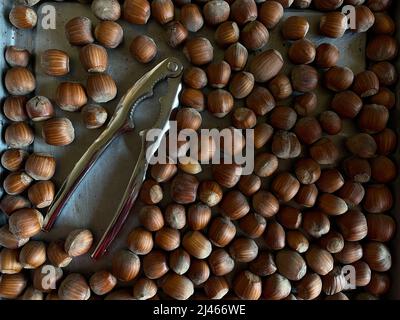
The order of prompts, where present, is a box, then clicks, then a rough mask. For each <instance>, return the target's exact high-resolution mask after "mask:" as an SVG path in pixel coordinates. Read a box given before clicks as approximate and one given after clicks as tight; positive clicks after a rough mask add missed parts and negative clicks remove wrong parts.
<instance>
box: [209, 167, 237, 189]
mask: <svg viewBox="0 0 400 320" xmlns="http://www.w3.org/2000/svg"><path fill="white" fill-rule="evenodd" d="M212 169H213V177H214V180H215V181H216V182H217V183H219V184H220V185H221V186H223V187H226V188H233V187H234V186H235V185H236V184H237V183H238V182H239V179H240V176H241V175H242V167H241V166H239V165H237V164H234V163H233V164H224V163H221V164H216V165H213V167H212Z"/></svg>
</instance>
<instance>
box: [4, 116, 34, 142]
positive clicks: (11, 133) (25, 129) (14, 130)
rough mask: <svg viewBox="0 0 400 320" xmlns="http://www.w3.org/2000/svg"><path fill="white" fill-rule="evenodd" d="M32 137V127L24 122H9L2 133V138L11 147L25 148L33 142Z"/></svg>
mask: <svg viewBox="0 0 400 320" xmlns="http://www.w3.org/2000/svg"><path fill="white" fill-rule="evenodd" d="M34 138H35V136H34V133H33V130H32V128H31V127H30V126H29V125H28V124H27V123H25V122H14V123H12V124H10V125H9V126H8V127H7V128H6V130H5V134H4V140H5V142H6V144H7V145H8V146H9V147H11V148H25V147H27V146H29V145H31V144H32V143H33V140H34Z"/></svg>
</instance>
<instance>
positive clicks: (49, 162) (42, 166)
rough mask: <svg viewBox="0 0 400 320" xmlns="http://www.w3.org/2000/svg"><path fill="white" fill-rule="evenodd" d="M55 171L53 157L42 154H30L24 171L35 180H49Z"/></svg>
mask: <svg viewBox="0 0 400 320" xmlns="http://www.w3.org/2000/svg"><path fill="white" fill-rule="evenodd" d="M55 169H56V160H55V159H54V157H53V156H51V155H48V154H44V153H32V154H31V155H30V156H29V157H28V159H27V160H26V163H25V171H26V173H27V174H29V176H30V177H32V178H33V179H35V180H49V179H51V178H52V177H53V175H54V173H55Z"/></svg>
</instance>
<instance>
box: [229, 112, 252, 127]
mask: <svg viewBox="0 0 400 320" xmlns="http://www.w3.org/2000/svg"><path fill="white" fill-rule="evenodd" d="M232 124H233V125H234V126H235V128H237V129H251V128H254V127H255V125H256V124H257V116H256V114H255V113H254V111H253V110H251V109H249V108H237V109H235V111H234V112H233V114H232Z"/></svg>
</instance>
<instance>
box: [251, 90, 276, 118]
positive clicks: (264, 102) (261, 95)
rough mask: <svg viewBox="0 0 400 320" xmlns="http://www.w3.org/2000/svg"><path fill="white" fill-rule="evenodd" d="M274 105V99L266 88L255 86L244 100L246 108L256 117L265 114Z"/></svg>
mask: <svg viewBox="0 0 400 320" xmlns="http://www.w3.org/2000/svg"><path fill="white" fill-rule="evenodd" d="M275 105H276V103H275V98H274V97H273V95H272V93H271V92H270V91H269V90H268V89H267V88H264V87H261V86H257V85H256V86H254V89H253V90H252V91H251V93H250V94H249V95H248V96H247V98H246V106H247V107H248V108H249V109H251V110H253V111H254V112H255V113H256V114H257V115H258V116H263V115H265V114H267V113H268V112H270V111H271V110H272V109H274V108H275Z"/></svg>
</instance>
